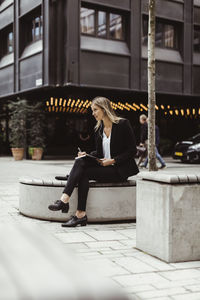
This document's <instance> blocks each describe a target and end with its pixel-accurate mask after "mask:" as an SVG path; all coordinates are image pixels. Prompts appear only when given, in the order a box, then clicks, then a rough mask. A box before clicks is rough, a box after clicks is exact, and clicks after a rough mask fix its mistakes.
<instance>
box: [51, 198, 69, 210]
mask: <svg viewBox="0 0 200 300" xmlns="http://www.w3.org/2000/svg"><path fill="white" fill-rule="evenodd" d="M48 208H49V209H50V210H53V211H56V210H62V212H63V213H67V212H68V210H69V203H68V202H67V203H64V202H63V201H61V200H56V201H55V203H54V204H50V205H49V206H48Z"/></svg>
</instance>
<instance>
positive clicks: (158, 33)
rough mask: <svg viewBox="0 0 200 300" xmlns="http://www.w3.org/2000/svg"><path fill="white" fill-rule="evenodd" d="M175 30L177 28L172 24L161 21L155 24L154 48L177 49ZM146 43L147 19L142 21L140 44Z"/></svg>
mask: <svg viewBox="0 0 200 300" xmlns="http://www.w3.org/2000/svg"><path fill="white" fill-rule="evenodd" d="M177 30H178V28H177V27H176V26H175V25H172V24H166V23H164V22H161V21H157V22H156V30H155V46H156V47H162V48H171V49H177V41H176V38H177ZM147 43H148V19H147V18H146V17H145V18H144V19H143V36H142V44H143V45H147Z"/></svg>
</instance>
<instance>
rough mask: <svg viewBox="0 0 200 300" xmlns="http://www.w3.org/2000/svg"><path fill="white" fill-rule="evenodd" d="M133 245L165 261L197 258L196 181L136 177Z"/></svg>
mask: <svg viewBox="0 0 200 300" xmlns="http://www.w3.org/2000/svg"><path fill="white" fill-rule="evenodd" d="M136 207H137V212H136V218H137V227H136V232H137V236H136V247H137V248H138V249H141V250H142V251H145V252H147V253H149V254H151V255H153V256H156V257H158V258H160V259H162V260H164V261H167V262H179V261H191V260H199V259H200V184H198V183H197V184H188V183H186V184H168V183H160V182H155V181H154V182H153V181H148V180H138V181H137V192H136Z"/></svg>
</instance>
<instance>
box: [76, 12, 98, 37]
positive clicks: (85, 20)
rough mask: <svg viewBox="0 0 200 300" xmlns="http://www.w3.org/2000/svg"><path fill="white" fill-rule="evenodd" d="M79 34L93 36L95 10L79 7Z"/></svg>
mask: <svg viewBox="0 0 200 300" xmlns="http://www.w3.org/2000/svg"><path fill="white" fill-rule="evenodd" d="M80 18H81V33H85V34H92V35H93V34H95V10H94V9H88V8H85V7H81V16H80Z"/></svg>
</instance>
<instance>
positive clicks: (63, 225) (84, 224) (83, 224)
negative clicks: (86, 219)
mask: <svg viewBox="0 0 200 300" xmlns="http://www.w3.org/2000/svg"><path fill="white" fill-rule="evenodd" d="M86 225H87V223H82V224H76V225H65V224H62V225H61V226H62V227H77V226H86Z"/></svg>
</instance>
